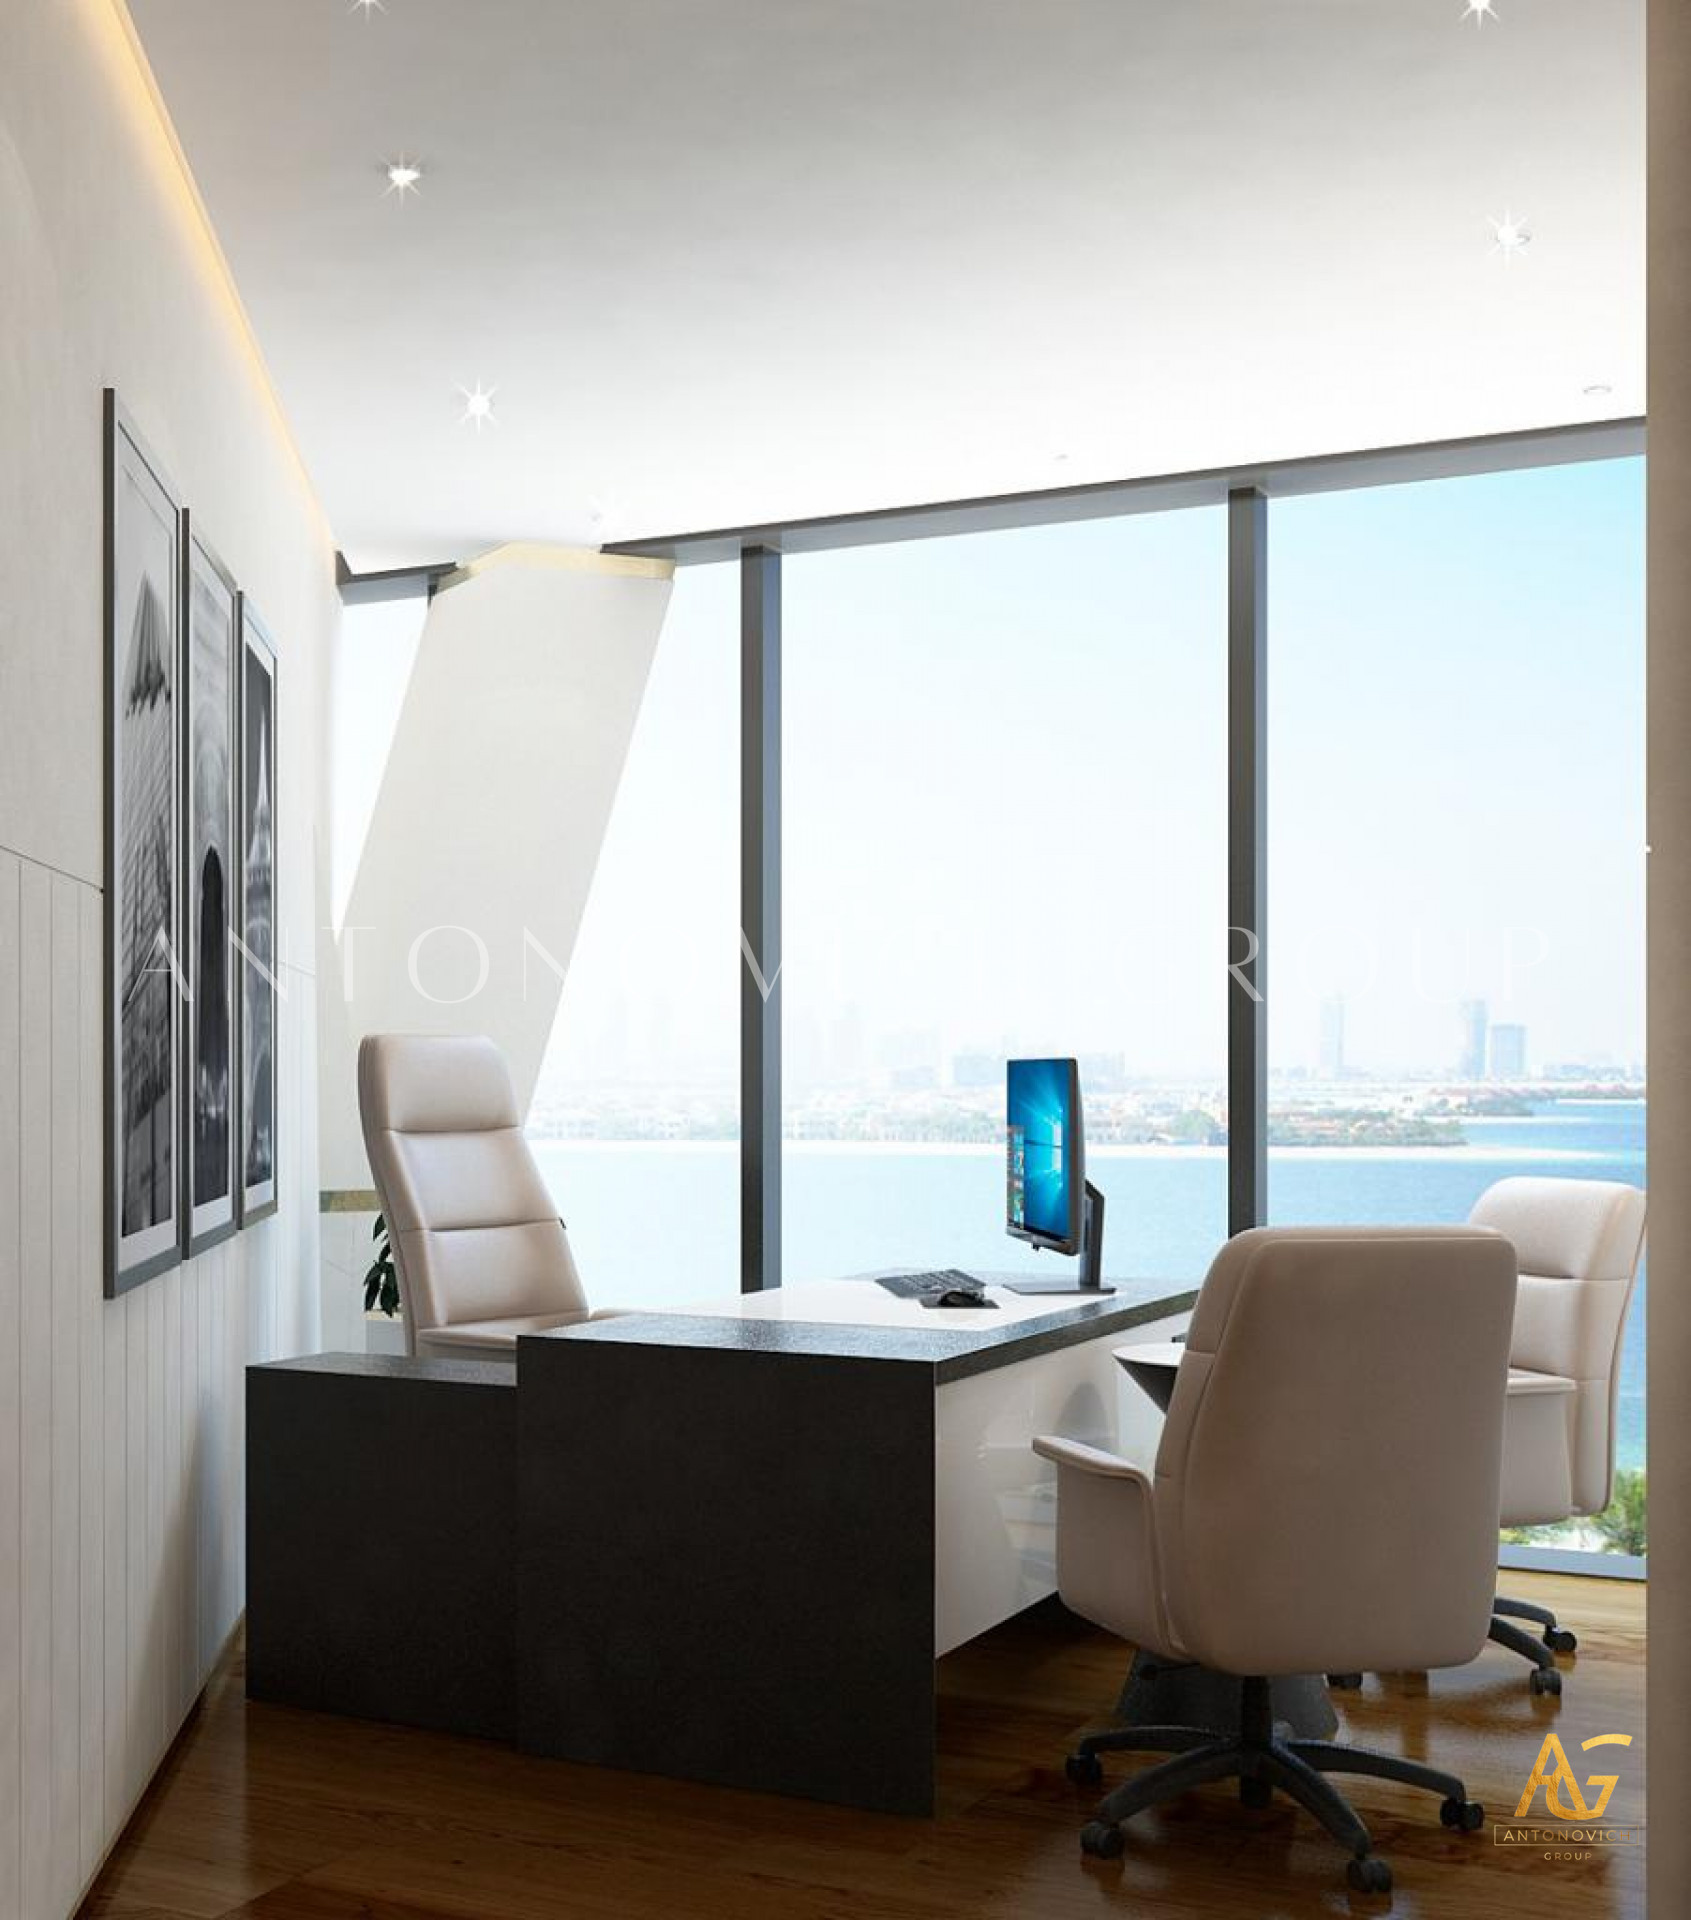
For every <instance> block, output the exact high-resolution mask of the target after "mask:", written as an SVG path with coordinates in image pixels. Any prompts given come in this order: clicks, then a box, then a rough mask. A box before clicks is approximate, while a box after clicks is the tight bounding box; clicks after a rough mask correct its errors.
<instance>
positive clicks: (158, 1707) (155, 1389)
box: [130, 1283, 166, 1753]
mask: <svg viewBox="0 0 1691 1920" xmlns="http://www.w3.org/2000/svg"><path fill="white" fill-rule="evenodd" d="M135 1299H136V1304H137V1305H138V1306H139V1307H141V1309H142V1310H143V1311H144V1313H145V1315H146V1320H147V1338H146V1353H147V1371H146V1376H145V1380H146V1385H145V1388H144V1395H145V1410H144V1414H143V1421H142V1424H143V1428H144V1431H145V1434H146V1450H147V1482H146V1485H147V1493H146V1499H147V1504H146V1507H145V1509H144V1511H145V1513H146V1516H147V1525H146V1530H145V1533H144V1535H143V1547H144V1553H143V1566H142V1572H141V1591H142V1594H143V1596H144V1598H143V1606H144V1609H145V1618H144V1620H143V1622H142V1641H143V1645H144V1648H145V1652H144V1653H143V1655H142V1657H143V1659H144V1660H145V1661H146V1670H145V1672H144V1674H143V1677H142V1704H141V1711H142V1725H143V1726H144V1728H145V1729H146V1742H147V1748H148V1751H149V1752H151V1753H156V1752H158V1750H159V1748H160V1747H161V1746H162V1745H163V1744H164V1729H165V1689H164V1650H165V1644H166V1633H165V1610H166V1602H165V1594H164V1576H165V1553H164V1512H165V1507H164V1288H163V1287H162V1286H160V1285H158V1284H156V1283H153V1284H149V1285H147V1286H144V1287H141V1288H139V1289H137V1292H136V1296H135ZM130 1539H131V1541H133V1539H134V1535H133V1534H131V1535H130Z"/></svg>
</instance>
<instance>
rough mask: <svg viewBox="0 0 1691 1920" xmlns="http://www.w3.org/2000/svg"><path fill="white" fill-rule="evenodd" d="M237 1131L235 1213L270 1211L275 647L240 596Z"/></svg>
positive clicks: (246, 1218)
mask: <svg viewBox="0 0 1691 1920" xmlns="http://www.w3.org/2000/svg"><path fill="white" fill-rule="evenodd" d="M240 632H241V644H240V662H241V672H240V721H239V733H240V776H239V790H238V795H237V805H238V811H239V816H240V818H239V835H238V851H237V858H238V860H239V863H240V892H239V900H240V921H239V926H240V936H241V945H240V948H239V950H238V951H239V954H240V989H241V990H240V1015H239V1020H240V1074H239V1079H238V1081H237V1087H238V1097H239V1103H240V1130H239V1134H238V1136H237V1141H236V1151H237V1155H238V1164H237V1169H236V1180H237V1188H236V1190H237V1193H238V1196H239V1203H238V1213H237V1217H238V1219H239V1221H240V1223H241V1225H243V1226H246V1225H248V1224H249V1223H250V1222H252V1221H254V1220H262V1219H264V1218H265V1217H266V1215H268V1214H272V1213H274V1212H275V1211H276V1152H277V1139H276V1115H277V1105H276V1057H277V1056H276V1040H277V1034H276V1026H277V1012H278V1001H277V993H276V967H277V943H276V650H275V648H274V647H273V646H272V645H271V643H270V637H269V635H268V634H267V633H266V632H265V630H264V626H263V623H262V622H261V621H260V620H259V619H258V617H257V615H256V614H255V613H254V612H253V610H252V607H251V606H250V604H249V603H248V601H247V598H246V595H245V594H242V595H241V596H240Z"/></svg>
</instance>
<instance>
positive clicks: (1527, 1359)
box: [1468, 1179, 1645, 1693]
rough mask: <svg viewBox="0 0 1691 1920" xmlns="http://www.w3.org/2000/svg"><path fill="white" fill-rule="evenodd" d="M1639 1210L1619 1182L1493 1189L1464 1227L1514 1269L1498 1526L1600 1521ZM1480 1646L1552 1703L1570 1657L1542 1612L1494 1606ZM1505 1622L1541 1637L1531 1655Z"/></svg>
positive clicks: (1611, 1466) (1562, 1635) (1503, 1601)
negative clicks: (1524, 1664)
mask: <svg viewBox="0 0 1691 1920" xmlns="http://www.w3.org/2000/svg"><path fill="white" fill-rule="evenodd" d="M1644 1210H1645V1199H1644V1195H1643V1193H1642V1192H1641V1191H1640V1189H1639V1188H1637V1187H1632V1186H1628V1185H1626V1183H1625V1182H1624V1181H1619V1180H1543V1179H1514V1180H1499V1181H1498V1182H1497V1184H1496V1185H1495V1186H1492V1187H1488V1188H1487V1189H1486V1190H1485V1192H1484V1193H1482V1194H1481V1195H1480V1197H1479V1199H1478V1200H1477V1201H1476V1202H1475V1205H1474V1210H1473V1212H1472V1213H1471V1214H1470V1215H1469V1216H1468V1220H1469V1224H1470V1225H1471V1226H1477V1227H1491V1228H1493V1229H1494V1230H1495V1231H1496V1232H1498V1233H1501V1234H1503V1235H1504V1236H1505V1237H1506V1238H1507V1239H1509V1240H1510V1241H1511V1242H1512V1243H1513V1245H1514V1248H1515V1254H1516V1258H1517V1260H1518V1262H1519V1266H1520V1291H1519V1292H1518V1293H1517V1294H1516V1296H1515V1335H1514V1341H1513V1344H1512V1345H1511V1347H1510V1351H1509V1363H1510V1368H1511V1371H1510V1376H1509V1406H1508V1414H1507V1417H1506V1419H1505V1421H1504V1427H1503V1488H1502V1520H1503V1525H1504V1526H1506V1527H1530V1526H1541V1525H1545V1524H1550V1523H1554V1522H1556V1521H1561V1520H1571V1519H1573V1518H1575V1517H1576V1516H1581V1515H1585V1514H1592V1513H1601V1512H1602V1511H1603V1509H1604V1508H1605V1507H1606V1506H1607V1505H1608V1504H1609V1500H1610V1498H1611V1496H1612V1494H1613V1492H1614V1480H1615V1395H1616V1390H1617V1388H1618V1386H1619V1383H1620V1359H1621V1335H1622V1334H1623V1333H1624V1332H1625V1330H1626V1313H1627V1308H1628V1306H1629V1305H1630V1304H1631V1301H1632V1289H1633V1283H1634V1281H1635V1280H1636V1279H1637V1277H1638V1263H1639V1260H1640V1258H1641V1256H1642V1254H1643V1251H1644ZM1493 1613H1494V1616H1508V1617H1494V1618H1493V1620H1492V1624H1491V1637H1492V1639H1493V1640H1495V1641H1497V1642H1498V1643H1499V1645H1501V1646H1506V1647H1510V1648H1512V1649H1513V1650H1514V1651H1515V1652H1516V1653H1519V1654H1523V1655H1525V1657H1526V1658H1527V1659H1529V1660H1530V1661H1532V1663H1533V1672H1532V1690H1533V1692H1534V1693H1560V1692H1561V1691H1562V1676H1561V1674H1560V1672H1558V1670H1557V1667H1556V1663H1555V1660H1554V1659H1553V1657H1552V1656H1553V1655H1554V1654H1557V1653H1572V1652H1573V1650H1574V1648H1575V1647H1576V1646H1577V1645H1578V1642H1577V1640H1576V1639H1575V1638H1574V1636H1573V1634H1571V1633H1570V1632H1569V1631H1568V1630H1567V1628H1565V1627H1563V1626H1561V1625H1560V1624H1559V1623H1558V1621H1557V1619H1556V1616H1555V1614H1554V1613H1552V1612H1551V1610H1550V1609H1549V1608H1548V1607H1540V1606H1536V1605H1534V1604H1533V1603H1532V1602H1531V1601H1527V1600H1510V1599H1507V1598H1505V1597H1504V1596H1503V1595H1502V1594H1499V1595H1498V1597H1497V1599H1496V1600H1495V1601H1494V1602H1493ZM1509 1617H1513V1618H1515V1619H1520V1620H1531V1621H1533V1622H1534V1623H1535V1624H1536V1625H1538V1626H1539V1627H1541V1628H1542V1629H1543V1633H1542V1644H1541V1643H1540V1641H1538V1640H1534V1639H1533V1638H1532V1637H1531V1635H1529V1634H1527V1633H1525V1632H1523V1631H1522V1630H1521V1629H1520V1628H1519V1627H1515V1626H1511V1625H1510V1624H1509Z"/></svg>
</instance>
